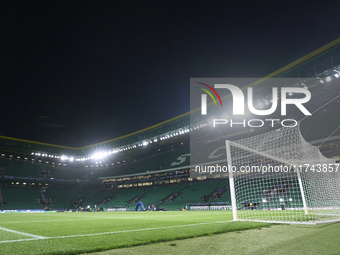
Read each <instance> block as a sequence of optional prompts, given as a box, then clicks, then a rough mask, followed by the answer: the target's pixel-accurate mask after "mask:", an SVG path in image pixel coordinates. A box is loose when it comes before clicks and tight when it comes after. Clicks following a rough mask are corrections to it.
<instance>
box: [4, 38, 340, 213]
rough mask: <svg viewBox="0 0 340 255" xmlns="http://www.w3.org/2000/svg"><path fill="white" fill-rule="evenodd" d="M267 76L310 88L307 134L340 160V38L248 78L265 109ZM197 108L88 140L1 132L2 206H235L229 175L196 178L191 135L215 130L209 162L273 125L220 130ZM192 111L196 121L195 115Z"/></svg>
mask: <svg viewBox="0 0 340 255" xmlns="http://www.w3.org/2000/svg"><path fill="white" fill-rule="evenodd" d="M268 78H293V80H294V83H293V84H289V85H287V84H275V86H276V87H284V86H290V87H304V88H308V90H309V91H310V92H311V93H312V97H313V100H312V103H310V104H309V105H308V108H309V109H310V111H311V112H315V116H316V118H307V119H306V120H304V122H302V124H301V133H302V134H303V136H304V137H305V139H306V140H307V141H308V142H310V143H311V144H313V145H317V146H319V145H320V144H321V147H320V150H321V152H322V153H323V154H324V155H325V156H327V157H332V158H334V159H336V160H340V133H339V131H338V132H335V133H332V132H333V131H334V130H336V128H337V127H339V126H340V120H339V118H338V109H339V106H340V98H337V99H335V100H334V101H332V100H333V99H334V98H335V96H336V95H338V94H339V92H340V88H339V86H338V84H339V80H340V39H337V40H335V41H333V42H331V43H329V44H327V45H325V46H324V47H322V48H320V49H318V50H316V51H314V52H312V53H310V54H308V55H306V56H305V57H303V58H301V59H299V60H297V61H295V62H293V63H291V64H289V65H287V66H285V67H283V68H281V69H279V70H277V71H276V72H273V73H272V74H270V75H268V76H266V77H264V78H262V79H258V80H257V81H256V82H255V83H253V84H248V86H251V87H253V90H254V98H256V100H257V101H256V105H257V106H258V107H259V108H261V107H262V106H264V105H267V104H269V103H270V96H271V87H272V86H273V84H269V83H268V82H267V81H268ZM245 88H246V87H244V89H245ZM291 96H292V97H293V96H294V95H291ZM223 103H224V104H226V105H227V104H231V99H230V95H229V96H228V95H225V97H224V98H223ZM325 104H326V106H324V105H325ZM323 106H324V107H323ZM320 107H322V109H319V108H320ZM216 109H217V108H216ZM216 109H215V108H214V109H212V111H218V109H217V110H216ZM198 113H199V111H196V112H188V113H184V114H182V115H180V116H177V117H175V118H173V119H170V120H168V121H164V122H162V123H159V124H157V125H154V126H151V127H149V128H146V129H143V130H140V131H137V132H134V133H132V134H128V135H125V136H122V137H118V138H115V139H112V140H109V141H104V142H101V143H97V144H92V145H88V146H84V147H68V146H62V145H54V144H47V143H41V142H34V141H29V140H24V139H16V138H11V137H6V136H0V179H1V180H0V183H1V186H0V188H1V194H0V198H1V200H0V205H1V206H0V209H1V210H5V209H34V208H37V209H39V208H40V209H43V208H48V209H72V208H78V207H86V206H87V205H90V206H91V207H93V206H94V205H96V206H98V207H101V208H118V207H119V208H127V209H128V210H132V209H133V207H134V204H135V203H136V202H138V201H143V203H144V204H154V205H155V206H156V207H157V208H162V209H164V210H179V209H181V208H183V207H185V205H186V203H212V202H216V203H218V202H221V203H225V204H229V205H230V194H229V190H228V180H227V178H222V179H218V180H214V179H209V178H206V177H204V178H203V177H202V178H201V179H200V178H192V177H190V175H189V170H190V168H191V167H192V166H191V165H190V148H189V145H190V134H193V133H199V132H201V130H207V129H209V130H210V131H211V132H210V133H212V135H211V136H210V137H208V138H207V139H206V140H204V141H197V146H210V147H211V148H212V150H211V154H210V155H203V156H202V158H203V160H205V161H206V162H209V160H211V158H213V159H214V160H219V161H220V162H223V161H225V160H226V158H225V155H224V154H223V150H220V151H216V150H214V149H215V148H219V146H223V143H224V141H225V140H226V139H229V140H237V139H242V138H245V137H248V136H250V135H255V134H259V133H263V132H266V131H268V130H269V128H268V127H264V128H260V129H256V130H254V129H253V128H250V127H248V128H245V129H241V128H240V129H236V130H235V129H233V131H232V132H231V131H228V132H220V131H215V130H214V128H213V127H212V126H211V124H210V123H207V122H205V121H203V120H202V119H201V118H200V115H199V114H198ZM216 114H218V113H217V112H216ZM290 114H291V116H289V117H290V118H293V119H296V120H300V119H301V118H302V117H301V114H300V115H299V113H298V112H297V111H293V110H291V111H290ZM190 118H192V119H191V120H193V119H194V120H195V121H194V122H192V121H191V122H190ZM320 120H322V121H320ZM327 120H331V121H327ZM322 123H331V124H329V125H327V126H325V125H323V124H322ZM200 144H201V145H200ZM220 144H221V145H220ZM224 153H225V152H224ZM211 155H213V156H214V157H209V156H211ZM191 160H193V159H191ZM200 160H201V159H200ZM203 184H204V185H203ZM42 187H44V188H42ZM13 190H15V191H16V192H15V193H13Z"/></svg>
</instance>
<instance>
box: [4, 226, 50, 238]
mask: <svg viewBox="0 0 340 255" xmlns="http://www.w3.org/2000/svg"><path fill="white" fill-rule="evenodd" d="M0 230H3V231H7V232H11V233H15V234H19V235H23V236H29V237H34V238H36V239H44V238H46V237H44V236H39V235H33V234H30V233H25V232H21V231H17V230H13V229H9V228H3V227H0Z"/></svg>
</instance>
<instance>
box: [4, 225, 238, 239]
mask: <svg viewBox="0 0 340 255" xmlns="http://www.w3.org/2000/svg"><path fill="white" fill-rule="evenodd" d="M228 222H233V220H229V221H216V222H204V223H194V224H186V225H178V226H168V227H158V228H142V229H130V230H120V231H112V232H102V233H93V234H81V235H69V236H52V237H44V236H36V235H31V234H28V235H31V236H36V238H30V239H18V240H7V241H0V244H1V243H14V242H24V241H35V240H41V239H44V240H46V239H63V238H73V237H87V236H100V235H110V234H120V233H130V232H139V231H148V230H158V229H169V228H181V227H191V226H199V225H207V224H219V223H228ZM0 229H2V228H1V227H0ZM12 231H15V230H11V231H10V232H12ZM16 232H19V231H16ZM19 233H23V232H19ZM25 234H27V233H25Z"/></svg>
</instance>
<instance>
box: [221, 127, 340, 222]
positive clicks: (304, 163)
mask: <svg viewBox="0 0 340 255" xmlns="http://www.w3.org/2000/svg"><path fill="white" fill-rule="evenodd" d="M226 154H227V164H228V170H229V183H230V195H231V202H232V211H233V219H234V220H251V221H266V222H285V223H309V224H310V223H312V224H315V223H322V222H331V221H339V220H340V182H339V180H340V178H339V177H340V167H339V164H337V163H336V161H335V160H332V159H328V158H326V157H324V156H323V155H322V154H321V153H320V151H319V148H318V147H316V146H313V145H311V144H309V143H308V142H306V141H305V140H304V138H303V137H302V135H301V133H300V128H299V125H296V126H295V127H283V128H280V129H277V130H274V131H270V132H267V133H264V134H260V135H257V136H253V137H250V138H246V139H242V140H238V141H234V142H232V141H226Z"/></svg>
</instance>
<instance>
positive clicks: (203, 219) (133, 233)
mask: <svg viewBox="0 0 340 255" xmlns="http://www.w3.org/2000/svg"><path fill="white" fill-rule="evenodd" d="M231 220H232V214H231V212H230V211H186V212H182V211H177V212H170V211H168V212H88V213H84V212H82V213H66V212H64V213H41V214H38V213H34V214H27V213H26V214H22V213H9V214H0V254H81V253H90V252H96V251H105V250H110V249H115V248H121V247H131V246H138V245H142V244H151V243H158V242H163V241H171V242H174V241H176V242H179V241H178V240H179V239H188V238H192V237H198V236H205V237H206V238H210V237H212V236H220V235H214V234H220V233H227V232H232V233H236V234H238V235H240V238H241V239H242V235H244V234H245V233H247V232H248V231H243V230H247V229H253V230H254V231H255V230H256V229H258V230H260V229H261V228H262V229H270V228H271V226H273V224H268V223H260V222H231ZM286 226H287V225H286ZM263 227H265V228H263ZM267 227H268V228H267ZM274 227H285V225H275V226H274ZM311 227H313V226H311ZM253 230H251V231H253ZM232 233H229V234H232ZM263 233H264V232H263ZM293 233H299V231H296V230H295V229H294V231H293ZM268 235H269V236H268V237H265V238H273V233H271V232H270V234H268ZM315 235H319V234H318V233H317V232H316V234H315ZM289 236H291V234H290V235H289ZM337 236H340V233H338V232H337ZM203 238H204V237H203ZM318 238H319V236H318ZM243 239H244V238H243ZM247 239H248V238H247ZM193 240H195V239H189V240H188V242H189V241H190V243H193V242H194V241H193ZM214 240H215V239H214ZM216 240H217V239H216ZM248 240H249V239H248ZM183 241H185V240H183ZM219 242H220V241H219ZM278 242H279V240H278ZM153 245H154V244H153ZM229 245H230V244H229ZM268 245H270V243H269V244H268ZM216 246H219V245H218V244H216ZM140 247H152V246H150V245H147V246H140ZM185 247H190V245H189V244H187V245H186V246H185ZM235 247H237V246H235ZM240 247H241V248H240V250H239V252H241V253H242V251H244V247H243V248H242V246H240ZM173 248H176V247H173ZM328 248H330V246H328ZM192 249H193V250H192V251H191V252H192V253H195V252H197V250H196V248H195V247H192ZM336 250H337V249H336ZM116 251H118V250H116ZM234 251H235V252H237V250H234ZM150 252H152V250H151V251H150V250H149V251H147V252H146V253H145V254H147V253H149V254H150ZM178 252H180V253H181V251H180V250H179V251H178ZM183 252H184V251H183ZM138 253H139V252H138Z"/></svg>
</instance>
